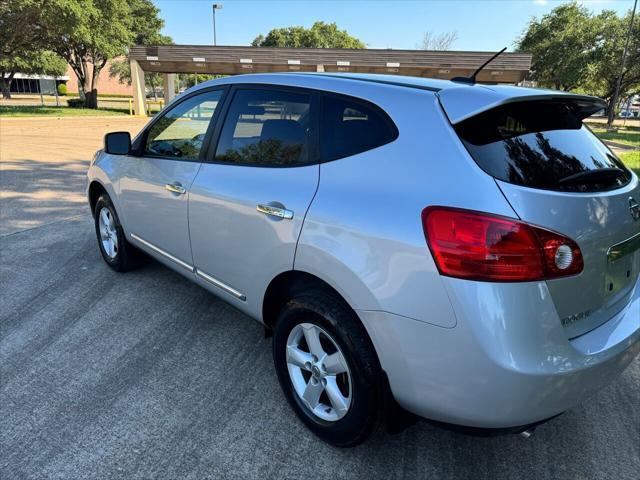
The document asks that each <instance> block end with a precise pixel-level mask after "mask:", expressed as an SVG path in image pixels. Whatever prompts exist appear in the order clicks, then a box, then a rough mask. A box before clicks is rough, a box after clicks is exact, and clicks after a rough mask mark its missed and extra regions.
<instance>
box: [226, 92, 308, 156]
mask: <svg viewBox="0 0 640 480" xmlns="http://www.w3.org/2000/svg"><path fill="white" fill-rule="evenodd" d="M311 120H312V117H311V96H310V95H308V94H305V93H297V92H290V91H278V90H271V89H265V90H249V89H246V90H245V89H242V90H238V91H237V92H236V94H235V95H234V97H233V101H232V102H231V106H230V107H229V113H228V114H227V118H226V120H225V123H224V126H223V127H222V132H221V133H220V140H219V141H218V147H217V149H216V158H215V159H216V161H218V162H224V163H235V164H241V165H257V166H272V167H289V166H297V165H304V164H306V163H308V162H309V160H310V145H311V141H310V138H311Z"/></svg>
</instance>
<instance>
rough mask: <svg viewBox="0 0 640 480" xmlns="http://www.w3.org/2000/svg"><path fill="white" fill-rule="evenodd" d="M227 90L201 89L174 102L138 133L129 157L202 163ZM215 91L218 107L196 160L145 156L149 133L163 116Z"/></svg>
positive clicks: (219, 88) (227, 88)
mask: <svg viewBox="0 0 640 480" xmlns="http://www.w3.org/2000/svg"><path fill="white" fill-rule="evenodd" d="M229 89H230V88H229V86H228V85H217V86H214V87H207V88H201V89H198V90H196V91H194V92H191V93H189V94H188V95H185V96H184V98H180V99H179V100H177V101H175V102H174V103H173V104H172V105H171V106H170V107H169V108H168V109H167V110H166V111H160V112H158V114H157V115H156V116H155V117H154V118H153V119H152V120H151V121H150V122H149V124H148V125H147V126H146V127H145V128H144V130H143V131H142V132H140V134H139V135H138V136H137V137H136V138H135V140H134V145H135V152H132V155H131V156H134V157H139V158H151V159H158V160H175V161H177V162H197V163H202V162H203V159H204V158H206V156H207V154H208V150H209V147H210V145H211V137H212V135H213V132H214V130H215V126H216V124H217V123H218V119H219V118H220V112H221V111H222V107H224V104H225V101H226V98H227V96H228V93H229ZM215 91H222V95H221V96H220V100H219V101H218V105H217V106H216V109H215V112H213V116H212V117H211V120H210V121H209V125H207V131H206V132H205V137H204V139H203V140H202V148H201V149H200V152H199V154H198V158H180V157H168V156H162V155H148V154H145V152H144V149H145V147H146V145H147V139H148V135H149V131H150V130H151V128H153V126H154V125H155V124H156V123H157V122H158V121H160V119H161V118H163V117H164V116H165V115H167V114H169V113H170V112H171V111H172V110H174V109H175V108H177V107H179V106H180V105H181V104H183V103H184V102H186V101H188V100H190V99H191V98H193V97H196V96H198V95H203V94H206V93H210V92H215Z"/></svg>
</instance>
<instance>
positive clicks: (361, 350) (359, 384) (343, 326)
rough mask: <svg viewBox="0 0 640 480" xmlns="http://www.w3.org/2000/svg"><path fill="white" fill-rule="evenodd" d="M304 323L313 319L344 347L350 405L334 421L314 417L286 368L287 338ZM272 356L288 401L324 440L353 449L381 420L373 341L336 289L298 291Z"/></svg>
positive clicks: (283, 317)
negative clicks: (339, 417)
mask: <svg viewBox="0 0 640 480" xmlns="http://www.w3.org/2000/svg"><path fill="white" fill-rule="evenodd" d="M300 323H312V324H315V325H317V326H318V327H320V328H321V329H322V330H324V331H325V332H326V333H328V334H329V335H330V336H331V337H332V340H333V341H334V342H335V343H336V344H337V346H338V347H339V348H340V350H341V351H342V354H343V356H344V358H345V360H346V362H347V365H348V367H349V372H350V375H351V405H350V407H349V410H348V411H347V413H346V415H345V416H344V417H342V418H341V419H339V420H336V421H331V422H328V421H325V420H323V419H321V418H319V417H318V416H316V415H315V414H314V413H313V412H312V411H311V410H310V408H309V407H307V405H306V404H305V403H304V402H303V401H302V400H301V398H300V396H299V395H298V393H296V391H295V388H294V386H293V383H292V381H291V377H290V376H289V371H288V368H287V359H286V349H287V339H288V337H289V334H290V333H291V331H292V330H293V329H294V327H296V326H297V325H298V324H300ZM272 345H273V360H274V364H275V368H276V373H277V375H278V380H279V382H280V385H281V387H282V389H283V391H284V394H285V396H286V398H287V401H288V402H289V404H290V405H291V406H292V407H293V409H294V411H295V412H296V414H297V415H298V417H299V418H300V419H301V420H302V422H304V423H305V425H307V427H309V429H310V430H311V431H312V432H313V433H315V434H316V435H317V436H318V437H320V438H321V439H322V440H324V441H326V442H328V443H330V444H332V445H335V446H338V447H352V446H355V445H358V444H359V443H362V442H363V441H365V440H366V439H367V438H368V437H369V436H370V435H371V434H372V432H373V431H374V430H376V429H377V428H378V427H379V425H380V424H381V423H382V411H383V408H384V407H383V404H384V401H383V399H384V396H383V391H384V390H383V381H382V380H383V376H382V370H381V368H380V364H379V361H378V357H377V355H376V353H375V350H374V348H373V345H372V343H371V340H370V339H369V337H368V335H367V333H366V331H365V330H364V327H363V326H362V324H361V323H360V321H359V320H358V319H357V317H356V316H355V313H354V312H353V311H352V310H351V309H350V308H349V307H348V306H347V305H345V303H344V301H343V300H342V299H340V298H339V297H337V296H336V295H334V294H333V293H332V292H327V291H324V290H321V289H320V290H313V291H309V292H306V293H302V294H299V295H298V296H296V297H295V298H294V299H292V300H290V301H289V302H288V303H287V304H286V305H285V306H284V307H283V309H282V310H281V312H280V314H279V316H278V319H277V323H276V325H275V329H274V335H273V344H272Z"/></svg>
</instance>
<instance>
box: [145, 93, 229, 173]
mask: <svg viewBox="0 0 640 480" xmlns="http://www.w3.org/2000/svg"><path fill="white" fill-rule="evenodd" d="M222 93H223V92H222V90H213V91H210V92H205V93H201V94H199V95H195V96H193V97H191V98H189V99H187V100H185V101H183V102H182V103H180V104H179V105H177V106H175V107H174V108H172V109H171V110H169V111H168V112H167V113H166V114H165V115H163V116H162V118H160V119H159V120H158V121H157V122H156V123H154V124H153V125H152V126H151V128H150V129H149V133H148V134H147V140H146V143H145V148H144V154H145V155H151V156H155V157H170V158H177V159H182V160H197V159H198V158H199V156H200V151H201V150H202V145H203V142H204V138H205V135H206V133H207V129H208V128H209V124H210V123H211V119H212V118H213V114H214V113H215V111H216V108H217V107H218V103H219V102H220V99H221V98H222Z"/></svg>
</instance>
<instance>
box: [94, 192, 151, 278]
mask: <svg viewBox="0 0 640 480" xmlns="http://www.w3.org/2000/svg"><path fill="white" fill-rule="evenodd" d="M93 217H94V221H95V229H96V236H97V237H98V246H99V248H100V253H101V254H102V258H103V259H104V261H105V262H106V263H107V265H109V266H110V267H111V268H112V269H114V270H115V271H116V272H126V271H128V270H131V269H133V268H135V267H137V266H139V265H140V261H141V259H142V252H140V251H139V250H138V249H136V248H135V247H134V246H133V245H131V244H130V243H129V242H127V239H126V237H125V234H124V230H123V229H122V225H121V224H120V220H119V219H118V214H117V213H116V209H115V208H114V206H113V203H112V202H111V199H110V198H109V196H108V195H107V194H103V195H101V196H100V198H98V201H97V202H96V206H95V210H94V215H93Z"/></svg>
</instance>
